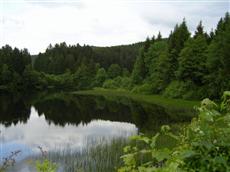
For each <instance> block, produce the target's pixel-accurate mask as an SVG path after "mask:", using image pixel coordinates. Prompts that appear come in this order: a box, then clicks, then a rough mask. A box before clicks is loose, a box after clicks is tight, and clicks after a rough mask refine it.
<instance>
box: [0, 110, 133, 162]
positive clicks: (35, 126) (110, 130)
mask: <svg viewBox="0 0 230 172" xmlns="http://www.w3.org/2000/svg"><path fill="white" fill-rule="evenodd" d="M0 128H1V135H0V142H1V147H0V158H1V159H2V157H5V156H7V155H9V153H10V152H11V151H15V150H22V154H23V156H24V157H25V156H26V155H28V154H30V153H31V152H35V151H39V150H38V148H37V146H41V147H42V148H43V149H44V150H48V151H52V150H57V149H58V150H60V149H66V148H70V149H75V150H77V149H81V148H84V146H85V145H86V144H87V143H89V142H92V141H95V140H97V139H101V138H105V139H106V138H114V137H127V136H129V135H132V134H135V133H136V132H137V128H136V126H135V125H134V124H130V123H124V122H111V121H104V120H92V121H91V122H90V123H88V124H87V125H83V124H80V125H78V126H77V127H76V126H74V125H66V126H65V127H62V126H55V125H54V124H50V125H49V124H48V123H47V122H46V120H45V117H44V115H42V116H40V117H39V116H38V113H37V112H36V110H35V109H34V108H32V109H31V115H30V119H29V120H28V122H27V123H26V124H23V123H19V124H17V125H12V126H11V127H7V128H5V127H4V126H3V125H0Z"/></svg>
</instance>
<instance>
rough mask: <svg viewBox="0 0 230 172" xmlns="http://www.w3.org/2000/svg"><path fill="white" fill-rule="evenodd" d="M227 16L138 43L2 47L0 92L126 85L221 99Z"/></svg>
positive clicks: (229, 79)
mask: <svg viewBox="0 0 230 172" xmlns="http://www.w3.org/2000/svg"><path fill="white" fill-rule="evenodd" d="M229 49H230V16H229V13H228V12H227V13H226V14H225V16H224V17H222V18H221V19H220V20H219V22H218V23H217V26H216V29H213V30H212V31H210V33H207V32H205V31H204V26H203V24H202V21H200V23H198V26H197V29H196V31H195V33H194V34H193V33H191V32H190V31H189V30H188V27H187V23H186V19H183V21H182V23H180V24H177V25H176V26H175V27H174V29H173V30H172V31H171V33H170V35H169V37H168V38H162V36H161V33H160V32H159V34H158V35H157V36H156V37H155V36H152V37H151V38H149V37H147V39H146V40H145V41H143V42H140V43H135V44H131V45H121V46H113V47H95V46H89V45H83V46H81V45H79V44H77V45H67V44H66V43H65V42H63V43H60V44H55V45H51V44H50V45H49V46H48V47H47V49H46V51H45V52H44V53H39V54H38V55H35V56H31V55H30V53H29V52H28V50H27V49H23V50H19V49H18V48H12V47H10V46H9V45H5V46H3V47H2V48H1V49H0V76H1V77H0V90H1V91H3V92H4V91H7V92H24V91H38V90H85V89H92V88H95V87H103V88H107V89H126V90H131V91H132V92H134V93H143V94H160V95H163V96H165V97H170V98H182V99H194V100H196V99H197V100H198V99H202V98H204V97H210V98H213V99H219V98H220V96H221V95H222V93H223V91H224V90H228V89H229V85H230V71H229V69H230V68H229V66H230V59H229V56H230V51H229Z"/></svg>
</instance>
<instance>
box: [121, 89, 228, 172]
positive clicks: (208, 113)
mask: <svg viewBox="0 0 230 172" xmlns="http://www.w3.org/2000/svg"><path fill="white" fill-rule="evenodd" d="M229 95H230V94H229V92H225V93H224V95H223V102H222V105H221V106H220V107H219V106H218V105H217V104H215V103H214V102H213V101H211V100H209V99H204V100H203V101H202V102H201V106H200V107H198V108H197V110H198V112H199V115H198V117H197V118H195V119H193V120H192V122H191V124H189V125H188V126H186V127H185V128H184V129H183V130H182V132H181V134H180V135H178V136H177V135H174V134H173V133H172V132H170V127H169V126H162V127H161V132H159V133H157V134H156V135H155V136H154V137H152V138H150V137H146V136H142V135H139V136H136V137H134V138H132V139H133V140H135V141H136V142H138V143H141V147H140V146H138V145H140V144H136V145H135V146H133V145H130V146H127V147H125V148H124V152H125V155H123V156H122V159H123V162H124V165H123V166H122V167H121V168H120V169H119V170H118V171H119V172H130V171H132V172H147V171H151V172H154V171H156V172H178V171H191V172H195V171H219V172H225V171H229V170H230V165H229V161H230V159H229V155H230V146H229V142H230V137H229V134H230V125H229V123H230V111H229V109H230V106H229V101H230V99H229V98H230V96H229ZM160 135H166V136H170V137H171V138H173V139H174V140H176V141H177V145H176V146H175V147H174V148H173V149H168V148H166V147H164V148H159V147H157V141H158V139H159V136H160ZM140 157H141V158H140Z"/></svg>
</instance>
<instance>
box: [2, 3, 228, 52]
mask: <svg viewBox="0 0 230 172" xmlns="http://www.w3.org/2000/svg"><path fill="white" fill-rule="evenodd" d="M229 10H230V0H211V1H210V0H184V1H183V0H176V1H175V0H0V45H1V46H2V45H5V44H9V45H11V46H13V47H14V46H16V47H19V48H25V47H26V48H28V49H29V51H30V53H31V54H37V53H38V52H44V50H45V49H46V47H47V46H48V45H49V44H50V43H51V44H55V43H60V42H63V41H65V42H66V43H67V44H77V43H80V44H81V45H83V44H89V45H96V46H111V45H119V44H129V43H134V42H138V41H143V40H144V39H145V38H146V37H147V36H150V37H151V36H152V35H154V34H155V35H156V34H157V33H158V31H159V30H160V31H161V33H162V35H163V37H167V36H168V35H169V33H170V31H171V30H172V29H173V27H174V26H175V24H176V23H180V22H181V21H182V20H183V18H184V17H185V18H186V21H187V24H188V26H189V29H190V31H191V32H194V30H195V28H196V26H197V24H198V22H199V21H200V20H202V21H203V24H204V26H205V30H207V31H210V29H211V28H215V27H216V24H217V22H218V20H219V19H220V17H222V16H224V14H225V12H227V11H229Z"/></svg>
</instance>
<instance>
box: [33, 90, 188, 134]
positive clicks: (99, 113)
mask: <svg viewBox="0 0 230 172" xmlns="http://www.w3.org/2000/svg"><path fill="white" fill-rule="evenodd" d="M34 106H35V108H36V109H37V111H38V113H39V114H40V115H41V114H45V118H46V120H47V121H49V122H50V123H54V124H56V125H61V126H64V125H65V124H75V125H78V124H80V123H83V124H87V123H89V122H90V121H91V120H93V119H102V120H110V121H120V122H131V123H134V124H135V125H136V126H137V127H138V128H139V129H140V131H142V132H144V131H153V130H158V129H159V127H160V126H161V125H163V124H170V123H175V122H183V121H188V120H190V118H188V117H187V115H186V112H182V113H181V112H180V111H179V112H178V109H165V108H163V107H161V106H158V105H154V104H147V103H140V102H134V101H132V100H130V99H128V98H124V97H123V98H122V97H106V98H105V97H103V96H74V95H66V94H53V95H50V96H48V97H45V98H44V99H40V101H38V102H36V103H35V104H34ZM182 114H185V115H184V116H183V115H182ZM178 117H179V118H178Z"/></svg>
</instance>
